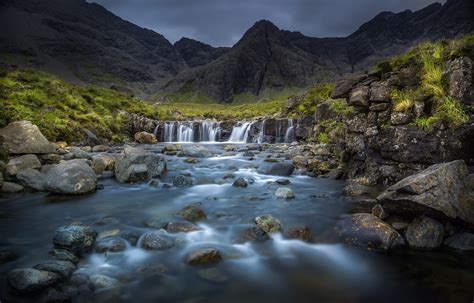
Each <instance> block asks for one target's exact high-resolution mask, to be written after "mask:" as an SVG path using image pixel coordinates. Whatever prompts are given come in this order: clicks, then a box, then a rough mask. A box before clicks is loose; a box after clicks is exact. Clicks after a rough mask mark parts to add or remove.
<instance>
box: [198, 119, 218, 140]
mask: <svg viewBox="0 0 474 303" xmlns="http://www.w3.org/2000/svg"><path fill="white" fill-rule="evenodd" d="M221 131H222V130H221V128H220V123H219V122H213V121H207V120H206V121H202V122H201V123H200V124H199V134H200V136H199V141H201V142H216V141H217V140H218V139H219V136H220V133H221Z"/></svg>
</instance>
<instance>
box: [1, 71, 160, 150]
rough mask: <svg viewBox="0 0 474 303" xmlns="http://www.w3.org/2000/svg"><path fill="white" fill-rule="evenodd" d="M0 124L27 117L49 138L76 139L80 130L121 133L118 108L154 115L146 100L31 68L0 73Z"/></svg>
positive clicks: (103, 134) (119, 135) (114, 136)
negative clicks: (78, 84)
mask: <svg viewBox="0 0 474 303" xmlns="http://www.w3.org/2000/svg"><path fill="white" fill-rule="evenodd" d="M0 108H1V112H0V127H3V126H5V125H7V124H8V123H10V122H13V121H18V120H30V121H32V122H33V123H34V124H36V125H38V127H39V128H40V129H41V131H42V132H43V133H44V135H45V136H46V137H47V138H48V139H49V140H52V141H58V140H63V141H68V142H71V141H79V140H81V139H82V136H83V130H84V129H90V130H92V131H93V132H94V133H95V134H97V135H98V136H101V137H104V138H110V139H115V140H121V139H123V132H122V129H123V126H124V119H123V117H122V115H121V114H120V113H119V112H118V110H125V111H127V112H130V113H136V114H140V115H143V116H146V117H155V116H156V115H157V113H158V112H157V110H156V108H155V107H153V106H152V105H150V104H147V103H145V102H141V101H140V100H138V99H135V98H133V97H130V96H129V95H126V94H123V93H119V92H116V91H113V90H110V89H105V88H100V87H79V86H75V85H72V84H69V83H67V82H64V81H62V80H60V79H58V78H57V77H54V76H52V75H49V74H47V73H44V72H39V71H35V70H31V69H17V70H14V71H10V72H7V73H2V75H1V76H0Z"/></svg>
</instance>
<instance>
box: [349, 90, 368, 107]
mask: <svg viewBox="0 0 474 303" xmlns="http://www.w3.org/2000/svg"><path fill="white" fill-rule="evenodd" d="M348 103H349V105H352V106H357V107H368V106H369V87H368V86H359V87H357V88H354V89H353V90H352V91H351V93H350V95H349V100H348Z"/></svg>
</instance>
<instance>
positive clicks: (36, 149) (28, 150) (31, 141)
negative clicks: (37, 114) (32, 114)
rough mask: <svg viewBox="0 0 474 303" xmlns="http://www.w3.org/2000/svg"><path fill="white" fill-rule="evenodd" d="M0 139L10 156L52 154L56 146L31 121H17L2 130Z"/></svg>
mask: <svg viewBox="0 0 474 303" xmlns="http://www.w3.org/2000/svg"><path fill="white" fill-rule="evenodd" d="M0 137H3V142H4V145H5V147H6V150H7V151H8V152H9V153H10V154H51V153H55V152H56V148H55V147H54V145H52V144H51V143H49V141H48V140H47V139H46V138H45V137H44V136H43V134H42V133H41V132H40V130H39V129H38V127H37V126H36V125H33V124H32V123H31V122H30V121H17V122H12V123H10V124H8V125H7V126H6V127H4V128H2V129H0Z"/></svg>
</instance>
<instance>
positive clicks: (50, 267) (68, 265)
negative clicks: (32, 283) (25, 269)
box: [34, 260, 76, 279]
mask: <svg viewBox="0 0 474 303" xmlns="http://www.w3.org/2000/svg"><path fill="white" fill-rule="evenodd" d="M34 268H35V269H39V270H45V271H50V272H54V273H57V274H58V275H60V276H61V278H63V279H66V278H69V277H70V276H71V275H72V273H73V272H74V271H75V270H76V265H74V263H72V262H70V261H64V260H52V261H48V262H44V263H41V264H38V265H36V266H35V267H34Z"/></svg>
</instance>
